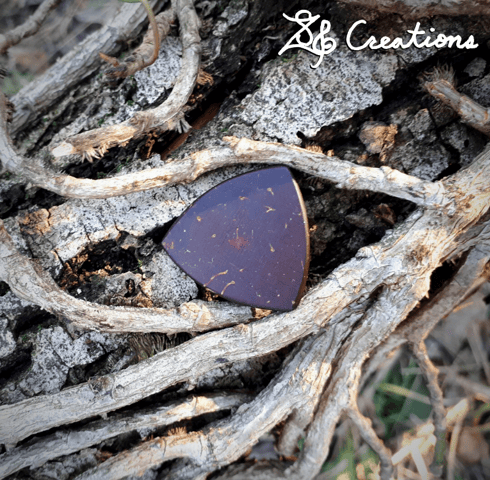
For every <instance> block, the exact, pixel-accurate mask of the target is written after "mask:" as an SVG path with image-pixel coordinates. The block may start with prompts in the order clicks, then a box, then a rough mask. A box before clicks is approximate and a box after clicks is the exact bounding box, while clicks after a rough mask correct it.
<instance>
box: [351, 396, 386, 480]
mask: <svg viewBox="0 0 490 480" xmlns="http://www.w3.org/2000/svg"><path fill="white" fill-rule="evenodd" d="M347 414H348V415H349V418H350V419H351V420H352V421H353V422H354V424H355V425H356V426H357V428H358V429H359V432H360V433H361V436H362V437H363V438H364V440H365V441H366V443H368V444H369V445H370V446H371V448H372V449H373V450H374V451H375V452H376V453H377V454H378V456H379V459H380V462H381V471H380V477H381V480H390V479H391V478H392V476H393V464H392V463H391V452H390V450H389V449H388V448H386V446H385V444H384V443H383V442H382V440H381V439H380V438H379V437H378V435H377V434H376V432H375V431H374V428H373V426H372V423H371V420H369V419H368V418H366V417H365V416H364V415H362V414H361V412H360V411H359V409H358V408H357V405H356V404H355V403H351V405H350V407H349V409H348V410H347Z"/></svg>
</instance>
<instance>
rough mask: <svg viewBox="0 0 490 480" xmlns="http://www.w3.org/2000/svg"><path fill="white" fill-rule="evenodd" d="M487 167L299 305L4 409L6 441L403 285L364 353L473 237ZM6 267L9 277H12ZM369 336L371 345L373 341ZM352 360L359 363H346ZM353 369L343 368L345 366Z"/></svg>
mask: <svg viewBox="0 0 490 480" xmlns="http://www.w3.org/2000/svg"><path fill="white" fill-rule="evenodd" d="M489 174H490V150H488V149H486V150H485V151H484V152H483V153H482V154H480V155H479V156H478V157H477V158H476V159H475V160H474V162H473V163H472V164H471V165H470V166H469V167H468V168H467V169H466V170H462V171H459V172H458V173H456V174H455V175H453V176H452V177H448V179H447V180H444V181H443V184H444V186H445V188H447V189H448V192H449V193H450V195H451V196H452V198H454V200H455V201H457V202H458V204H459V205H460V207H459V209H458V211H457V213H454V214H453V215H451V216H446V215H441V214H440V213H439V212H437V214H434V212H433V211H431V210H425V211H423V212H422V211H420V210H419V211H416V212H414V213H413V214H412V215H411V216H410V217H409V218H408V219H407V220H406V222H405V223H404V224H403V225H401V226H400V227H398V228H397V229H396V230H395V231H393V232H391V233H390V234H389V235H387V236H386V237H385V238H384V239H383V240H382V241H381V242H380V243H378V244H375V245H372V246H370V247H366V248H362V249H361V250H359V252H358V254H357V256H356V258H353V259H351V260H350V261H349V262H347V263H346V264H344V265H342V266H341V267H339V268H337V269H336V270H334V272H332V274H331V275H330V276H329V277H328V278H327V279H326V280H325V281H323V282H322V283H321V284H319V285H318V286H317V287H315V288H314V289H312V290H310V292H308V294H307V295H305V297H304V298H303V300H302V301H301V303H300V304H299V306H298V308H297V309H296V310H294V311H292V312H288V313H284V314H275V315H270V316H268V317H266V318H264V319H262V320H258V321H255V322H253V323H251V324H250V325H239V326H237V327H233V328H227V329H223V330H220V331H217V332H213V333H208V334H204V335H201V336H200V337H197V338H195V339H193V340H191V341H189V342H186V343H184V344H183V345H181V346H179V347H176V348H174V349H171V350H167V351H165V352H162V353H160V354H158V355H155V356H154V357H152V358H150V359H148V360H146V361H144V362H141V363H139V364H138V365H136V366H133V367H129V368H127V369H126V370H123V371H121V372H118V373H116V374H113V375H108V376H105V377H101V378H100V379H99V380H97V382H96V384H95V385H94V384H93V383H86V384H82V385H78V386H76V387H72V388H70V389H67V390H64V391H62V392H60V393H58V394H55V395H50V396H38V397H35V398H31V399H28V400H25V401H22V402H19V403H17V404H15V405H9V406H5V407H0V419H1V420H2V421H1V422H0V439H1V440H0V441H4V442H5V443H8V444H11V443H14V442H17V441H19V440H20V439H22V438H25V437H26V436H29V435H32V434H35V433H37V432H39V431H43V430H46V429H49V428H52V427H54V426H58V425H62V424H66V423H70V422H74V421H77V420H80V419H81V418H87V417H90V416H92V415H97V414H100V413H103V412H107V411H112V410H114V409H117V408H119V407H122V406H124V405H128V404H130V403H134V402H136V401H138V400H139V399H141V398H144V397H146V396H148V395H151V394H153V393H156V392H158V391H161V390H162V389H164V388H166V387H168V386H170V385H173V384H175V383H177V382H180V381H184V380H186V379H190V378H194V377H195V376H198V375H200V374H203V373H204V372H206V371H209V370H210V369H212V368H214V367H215V366H216V362H217V361H219V360H218V359H222V358H223V357H224V358H226V359H227V360H228V362H233V361H236V360H239V359H244V358H251V357H255V356H259V355H264V354H266V353H269V352H272V351H276V350H278V349H280V348H282V347H284V346H286V345H288V344H290V343H292V342H294V341H296V340H298V339H300V338H302V337H304V336H306V335H309V334H311V333H314V332H316V331H318V328H320V327H321V326H323V325H325V324H326V322H327V321H328V320H329V319H331V318H332V317H333V316H335V315H337V314H339V313H340V312H342V311H343V310H344V309H346V308H347V310H346V312H344V315H346V314H348V313H349V310H348V306H349V305H351V304H352V303H353V302H356V301H359V300H361V299H363V298H364V299H365V298H367V297H368V296H369V295H370V294H372V293H373V292H374V291H375V290H376V289H377V288H378V287H379V286H381V285H385V288H390V286H396V292H392V293H391V295H393V297H392V298H391V299H390V301H388V302H385V304H384V305H385V308H386V311H385V312H383V314H382V315H381V314H379V315H374V316H373V317H372V318H373V319H377V320H379V322H380V323H379V324H376V326H372V327H370V330H369V332H364V330H363V329H359V330H357V331H356V332H355V338H356V339H357V338H358V337H357V335H358V334H359V332H363V334H364V338H360V339H359V342H358V343H359V348H361V350H362V352H363V353H362V355H366V352H369V351H371V350H372V349H373V348H374V347H375V346H377V345H378V344H379V343H381V341H383V340H384V339H385V338H386V336H387V335H388V334H389V333H391V332H392V331H393V330H394V329H395V328H396V326H397V325H398V324H399V322H401V321H402V320H403V319H404V318H405V316H406V315H407V314H408V312H409V311H410V310H411V309H413V307H414V306H415V304H416V303H417V302H419V301H420V300H421V299H422V298H423V297H424V296H425V295H426V294H427V292H428V290H429V284H430V275H431V273H432V271H433V270H434V269H435V268H436V267H437V266H439V265H440V263H441V262H442V261H444V260H446V259H447V258H449V257H451V256H452V255H453V254H454V252H455V251H458V250H460V249H461V248H463V246H462V244H461V239H462V237H464V235H463V233H465V234H466V235H467V237H466V238H465V241H466V242H467V244H468V245H471V244H472V242H473V243H474V239H473V238H472V237H471V235H470V234H469V231H470V230H471V228H475V227H474V224H475V223H476V222H477V221H478V219H479V218H481V217H482V216H483V215H485V213H486V212H487V211H488V209H489V208H490V201H489V196H490V192H489V191H488V183H487V181H488V176H489ZM478 232H479V233H480V230H478ZM489 233H490V232H489ZM466 248H469V246H467V247H466ZM421 255H422V258H423V261H421V260H420V257H421ZM2 257H3V256H2ZM4 272H5V270H3V271H2V276H4V277H6V273H4ZM19 276H20V277H21V278H22V276H21V275H19ZM40 294H42V292H40ZM373 332H374V334H373ZM366 341H369V342H372V344H371V343H370V344H369V345H365V344H364V342H366ZM225 346H226V348H224V347H225ZM359 355H360V353H359ZM362 358H364V357H362ZM361 365H362V362H361V363H360V364H356V368H358V369H360V368H361ZM351 367H353V364H352V363H351V364H349V370H348V371H351V370H350V369H351ZM352 371H353V372H354V370H352ZM345 373H346V372H345V371H342V370H341V371H340V373H339V374H340V375H341V376H342V375H344V374H345ZM356 375H357V373H356ZM106 393H107V395H106ZM339 398H340V397H339ZM80 399H85V400H84V401H83V403H84V407H83V408H80V406H81V403H80ZM75 406H76V407H75ZM14 419H15V420H14ZM322 425H323V423H322ZM310 430H311V429H310ZM326 430H327V429H324V428H323V427H322V429H321V435H322V440H321V441H318V442H317V443H320V444H323V434H324V432H325V431H326ZM320 456H321V453H320V454H319V455H314V457H315V458H320ZM304 478H306V477H304Z"/></svg>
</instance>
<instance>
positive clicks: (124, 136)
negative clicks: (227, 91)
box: [53, 0, 201, 159]
mask: <svg viewBox="0 0 490 480" xmlns="http://www.w3.org/2000/svg"><path fill="white" fill-rule="evenodd" d="M174 9H175V13H176V15H177V18H178V19H179V24H180V37H181V39H182V49H183V55H182V66H181V69H180V73H179V76H178V77H177V80H176V81H175V86H174V88H173V90H172V93H171V94H170V96H169V97H168V99H167V100H166V101H165V102H164V103H163V104H162V105H160V106H158V107H156V108H153V109H150V110H146V111H144V112H137V113H136V114H135V115H134V116H133V117H132V118H131V119H129V120H126V121H125V122H123V123H120V124H118V125H112V126H109V127H102V128H98V129H95V130H91V131H89V132H86V133H81V134H79V135H75V136H73V137H71V138H69V139H68V140H66V141H65V142H63V143H61V144H60V145H59V146H58V147H56V148H55V149H54V150H53V155H55V156H63V155H70V154H81V155H83V156H84V157H87V158H89V159H91V158H93V157H95V158H99V157H101V156H102V155H103V154H104V153H105V152H106V151H107V150H108V149H109V148H111V147H114V146H116V145H125V144H126V143H127V142H128V141H129V140H131V139H132V138H138V137H140V136H142V135H144V134H145V133H148V132H149V131H150V130H158V131H159V132H164V131H167V130H177V131H179V132H183V131H187V130H188V129H189V128H190V127H189V125H188V124H187V122H186V121H185V120H184V113H183V108H184V106H185V104H186V103H187V100H188V99H189V97H190V95H191V93H192V91H193V90H194V87H195V85H196V79H197V75H198V72H199V64H200V57H201V39H200V37H199V18H198V16H197V14H196V11H195V9H194V6H193V4H192V1H191V0H176V1H175V5H174Z"/></svg>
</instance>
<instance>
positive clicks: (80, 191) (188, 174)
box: [0, 127, 448, 208]
mask: <svg viewBox="0 0 490 480" xmlns="http://www.w3.org/2000/svg"><path fill="white" fill-rule="evenodd" d="M225 140H227V141H228V142H229V143H230V145H231V148H228V147H223V148H215V149H212V150H202V151H200V152H196V153H193V154H192V155H190V156H189V157H187V158H185V159H183V160H179V161H174V162H169V163H168V164H167V165H165V166H164V167H161V168H153V169H148V170H143V171H141V172H137V173H132V174H127V175H121V176H119V177H114V178H107V179H99V180H91V179H78V178H74V177H71V176H69V175H63V174H55V173H52V172H49V171H47V170H46V168H45V167H44V165H40V164H38V165H35V164H33V163H31V162H29V161H28V160H26V159H24V158H22V157H21V156H20V155H18V154H17V153H16V151H15V149H14V147H13V145H12V143H11V141H10V139H9V138H8V136H7V135H6V133H5V131H2V128H1V127H0V149H2V150H3V151H4V152H5V156H4V159H3V160H2V163H3V165H4V168H6V169H7V170H9V171H11V172H15V173H20V174H22V175H24V176H25V177H26V179H27V180H28V181H29V182H31V183H32V184H33V185H37V186H40V187H42V188H45V189H47V190H51V191H53V192H56V193H58V194H59V195H63V196H67V197H74V198H109V197H114V196H119V195H126V194H128V193H133V192H141V191H144V190H150V189H153V188H160V187H163V186H171V185H176V184H181V183H189V182H192V181H193V180H195V179H196V178H198V177H199V176H200V175H202V174H203V173H205V172H209V171H212V170H216V169H217V168H220V167H226V166H230V165H236V164H243V163H259V164H283V165H288V166H290V167H293V168H296V169H298V170H302V171H304V172H306V173H309V174H311V175H315V176H317V177H320V178H324V179H326V180H329V181H331V182H333V183H334V184H336V185H337V186H338V187H339V188H348V189H355V190H369V191H375V192H383V193H387V194H389V195H392V196H394V197H397V198H403V199H405V200H410V201H412V202H414V203H416V204H417V205H420V206H426V207H433V208H440V207H443V206H445V202H447V198H448V197H447V196H445V189H444V188H445V187H444V184H443V183H442V182H429V181H425V180H420V179H419V178H417V177H413V176H411V175H407V174H404V173H402V172H399V171H398V170H394V169H392V168H390V167H381V168H372V167H363V166H359V165H356V164H354V163H351V162H347V161H344V160H340V159H338V158H336V157H327V156H326V155H323V154H321V153H314V152H311V151H309V150H306V149H302V148H299V147H294V146H286V145H281V144H278V143H267V142H256V141H253V140H248V139H245V138H242V139H237V138H235V137H226V138H225Z"/></svg>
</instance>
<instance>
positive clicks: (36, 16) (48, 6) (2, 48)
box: [0, 0, 61, 55]
mask: <svg viewBox="0 0 490 480" xmlns="http://www.w3.org/2000/svg"><path fill="white" fill-rule="evenodd" d="M60 3H61V0H44V1H43V2H42V3H41V5H39V7H37V10H36V11H35V12H34V13H33V14H32V15H31V16H30V17H29V18H28V19H27V20H26V21H25V22H24V23H23V24H22V25H19V26H18V27H15V28H14V29H13V30H11V31H10V32H7V33H6V34H0V55H3V54H4V53H5V52H6V51H7V50H8V49H9V48H10V47H13V46H14V45H17V44H18V43H19V42H21V41H22V40H23V39H24V38H27V37H30V36H32V35H34V34H35V33H37V32H38V31H39V29H40V28H41V25H42V24H43V22H44V20H46V17H47V16H48V15H49V14H50V12H51V11H52V10H54V9H55V8H56V7H57V6H58V5H59V4H60Z"/></svg>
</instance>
